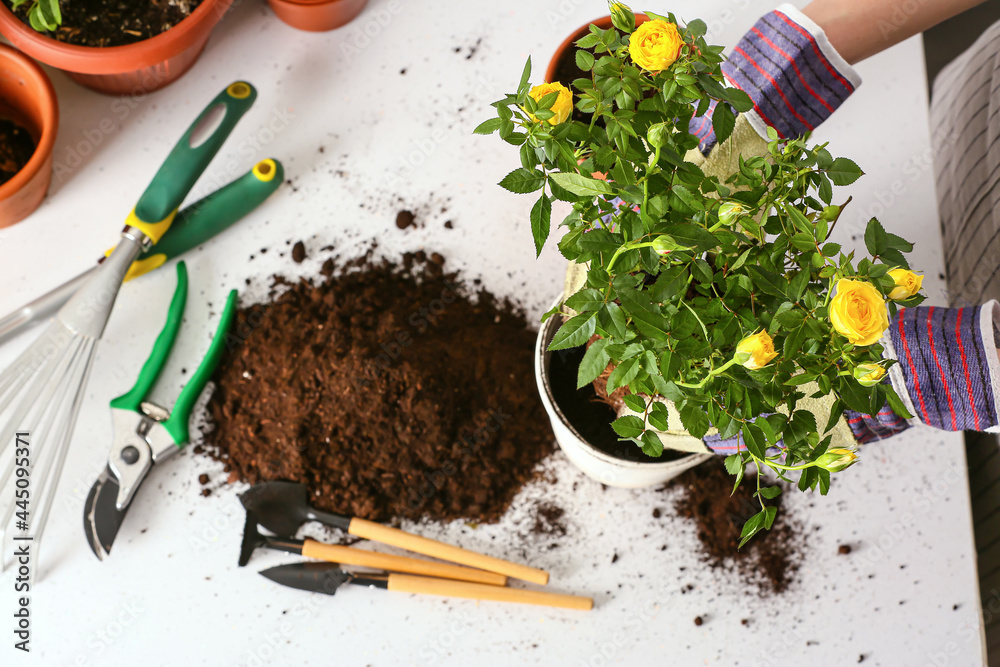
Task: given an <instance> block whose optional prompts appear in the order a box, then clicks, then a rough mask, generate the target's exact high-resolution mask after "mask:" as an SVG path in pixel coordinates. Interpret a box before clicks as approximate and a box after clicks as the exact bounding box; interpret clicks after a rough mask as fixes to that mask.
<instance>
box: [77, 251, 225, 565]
mask: <svg viewBox="0 0 1000 667" xmlns="http://www.w3.org/2000/svg"><path fill="white" fill-rule="evenodd" d="M187 287H188V278H187V267H186V266H185V264H184V262H179V263H178V264H177V288H176V290H175V291H174V296H173V299H172V300H171V302H170V309H169V310H168V311H167V321H166V324H164V326H163V330H162V331H160V335H159V336H157V338H156V342H155V343H154V344H153V350H152V352H151V353H150V355H149V358H148V359H147V360H146V363H145V364H144V365H143V367H142V370H141V371H140V372H139V378H138V379H137V380H136V382H135V386H133V387H132V389H131V390H129V391H128V392H127V393H125V394H122V395H121V396H119V397H118V398H116V399H114V400H113V401H111V415H112V422H113V424H114V440H113V441H112V445H111V451H110V452H109V454H108V465H107V467H106V468H105V470H104V472H103V473H101V476H100V477H99V478H98V479H97V481H96V482H94V485H93V487H92V488H91V489H90V494H89V495H88V496H87V502H86V503H85V504H84V515H83V523H84V529H85V531H86V533H87V539H88V541H89V542H90V547H91V548H92V549H93V550H94V553H95V554H96V555H97V557H98V558H100V559H101V560H103V559H104V557H105V556H107V555H108V553H109V552H110V551H111V545H112V544H113V543H114V540H115V536H116V535H117V534H118V529H119V527H120V526H121V523H122V520H123V519H124V518H125V513H126V511H127V510H128V507H129V505H130V504H131V502H132V500H133V499H134V497H135V492H136V491H137V490H138V488H139V486H140V485H141V484H142V482H143V480H145V478H146V476H147V475H148V474H149V471H150V470H151V469H152V468H153V466H154V465H157V464H159V463H162V462H163V461H164V460H165V459H168V458H170V457H171V456H173V455H174V454H176V453H177V452H178V451H180V450H181V449H182V448H183V447H184V446H185V445H186V444H187V443H188V420H189V418H190V417H191V410H192V408H193V407H194V404H195V402H196V401H197V400H198V397H199V396H200V395H201V392H202V390H203V389H204V388H205V385H206V384H207V383H208V380H209V378H211V376H212V374H213V373H214V372H215V368H216V366H217V365H218V363H219V359H220V358H221V357H222V353H223V351H224V347H225V344H226V335H227V333H228V331H229V329H230V328H231V327H232V323H233V319H234V318H235V316H236V290H233V291H232V292H230V293H229V297H228V299H226V306H225V308H224V309H223V311H222V319H221V321H220V322H219V326H218V328H217V329H216V332H215V336H214V337H213V338H212V343H211V345H209V348H208V352H207V353H206V354H205V358H204V359H202V362H201V364H200V365H199V366H198V370H196V371H195V372H194V374H193V375H192V376H191V379H190V380H189V381H188V383H187V384H186V385H185V386H184V389H183V390H181V393H180V396H179V397H178V398H177V402H176V403H174V407H173V410H169V411H168V410H167V409H165V408H162V407H160V406H158V405H155V404H153V403H150V402H148V401H147V400H146V397H147V395H148V394H149V391H150V389H152V387H153V385H154V384H155V383H156V379H157V378H158V377H159V375H160V371H161V370H163V366H164V364H165V363H166V361H167V357H168V356H169V355H170V350H171V348H172V347H173V344H174V340H176V338H177V333H178V331H179V330H180V326H181V321H182V319H183V316H184V305H185V303H186V301H187Z"/></svg>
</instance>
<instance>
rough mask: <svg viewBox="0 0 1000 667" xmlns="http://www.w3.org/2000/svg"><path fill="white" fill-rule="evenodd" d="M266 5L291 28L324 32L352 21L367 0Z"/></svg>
mask: <svg viewBox="0 0 1000 667" xmlns="http://www.w3.org/2000/svg"><path fill="white" fill-rule="evenodd" d="M267 4H269V5H270V6H271V9H272V10H273V11H274V13H275V14H277V16H278V18H279V19H281V20H282V21H284V22H285V23H287V24H288V25H290V26H292V27H293V28H298V29H299V30H308V31H310V32H324V31H327V30H333V29H335V28H339V27H340V26H342V25H345V24H347V23H350V22H351V21H353V20H354V17H356V16H357V15H358V14H360V13H361V10H362V9H364V8H365V5H367V4H368V0H267Z"/></svg>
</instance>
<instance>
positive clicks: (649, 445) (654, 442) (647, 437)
mask: <svg viewBox="0 0 1000 667" xmlns="http://www.w3.org/2000/svg"><path fill="white" fill-rule="evenodd" d="M642 453H643V454H645V455H646V456H651V457H653V458H656V457H659V456H662V455H663V443H662V442H661V441H660V436H658V435H657V434H656V431H649V430H647V431H643V433H642Z"/></svg>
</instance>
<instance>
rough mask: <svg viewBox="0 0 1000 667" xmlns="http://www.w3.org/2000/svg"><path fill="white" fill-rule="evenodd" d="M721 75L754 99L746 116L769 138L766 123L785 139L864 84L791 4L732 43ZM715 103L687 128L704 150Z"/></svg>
mask: <svg viewBox="0 0 1000 667" xmlns="http://www.w3.org/2000/svg"><path fill="white" fill-rule="evenodd" d="M722 73H723V75H724V76H725V78H726V81H727V82H728V83H729V85H731V86H735V87H736V88H739V89H740V90H742V91H743V92H745V93H747V95H749V96H750V99H751V100H753V105H754V106H753V109H751V110H750V111H748V112H747V113H746V116H747V120H748V121H749V122H750V125H751V126H753V128H754V129H755V130H756V131H757V133H758V134H759V135H760V136H762V137H765V138H766V137H767V127H768V126H770V127H773V128H774V129H775V130H776V131H777V133H778V136H779V137H783V138H785V137H789V138H790V137H798V136H801V135H803V134H805V133H806V132H809V131H810V130H812V129H814V128H815V127H817V126H818V125H819V124H820V123H822V122H823V121H824V120H826V119H827V118H829V117H830V115H831V114H832V113H833V112H834V111H835V110H836V109H837V107H839V106H840V105H841V104H843V103H844V100H846V99H847V98H848V97H849V96H850V94H851V93H853V92H854V89H855V88H857V87H858V86H859V85H860V84H861V78H860V77H859V76H858V74H857V72H855V71H854V68H852V67H851V66H850V65H848V64H847V61H845V60H844V59H843V58H842V57H841V56H840V54H838V53H837V51H836V49H834V48H833V46H832V45H831V44H830V41H829V40H828V39H827V38H826V34H825V33H824V32H823V29H822V28H820V27H819V26H818V25H816V24H815V23H814V22H813V21H812V20H811V19H809V18H808V17H807V16H806V15H805V14H803V13H802V12H800V11H799V10H797V9H795V8H794V7H792V6H791V5H788V4H784V5H781V6H780V7H778V9H776V10H774V11H772V12H770V13H768V14H766V15H764V16H763V17H761V19H760V20H759V21H757V23H756V24H754V26H753V28H751V29H750V31H749V32H748V33H747V34H746V35H744V36H743V38H742V39H740V41H739V42H737V44H736V45H735V46H734V47H733V50H732V52H731V53H730V54H729V59H728V60H727V61H725V62H724V63H723V64H722ZM715 106H716V103H715V102H714V101H713V102H712V103H711V104H710V106H709V109H708V111H707V112H706V113H705V115H704V116H696V117H694V118H692V119H691V123H690V126H689V130H690V132H691V133H692V134H694V135H695V136H697V137H698V139H699V148H700V149H701V151H702V153H705V154H707V153H708V151H709V150H711V148H712V146H714V145H715V143H716V141H715V132H714V131H713V129H712V122H711V117H712V113H713V112H714V110H715Z"/></svg>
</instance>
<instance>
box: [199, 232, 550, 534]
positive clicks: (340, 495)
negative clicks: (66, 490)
mask: <svg viewBox="0 0 1000 667" xmlns="http://www.w3.org/2000/svg"><path fill="white" fill-rule="evenodd" d="M443 264H444V258H443V257H441V256H440V255H438V254H436V253H425V252H424V251H420V252H418V253H413V254H406V255H404V256H403V257H402V258H401V259H400V260H399V261H398V262H395V263H393V262H388V261H380V262H374V261H371V260H370V259H367V258H361V259H359V260H354V261H351V262H346V263H342V264H341V265H340V266H335V264H334V261H333V259H332V258H331V259H328V260H326V263H325V264H324V268H323V270H322V274H323V275H324V276H327V278H326V279H325V280H322V281H319V280H317V281H309V280H301V281H298V282H294V283H289V282H286V281H284V280H282V279H280V278H279V279H277V280H276V285H277V287H279V288H285V290H286V291H284V292H283V293H281V294H280V295H278V296H276V297H275V298H274V299H273V301H272V302H271V303H268V304H264V305H262V306H253V307H248V308H245V309H243V310H241V311H240V313H239V315H238V320H237V326H236V327H235V328H234V332H233V335H235V337H236V340H235V341H234V344H233V345H231V346H230V349H229V350H228V352H227V356H226V357H225V358H224V360H223V362H222V364H221V365H220V369H219V371H218V372H217V376H216V382H217V387H216V390H215V392H214V394H213V396H212V398H211V401H210V404H209V411H210V415H211V419H212V421H213V422H214V424H215V427H214V430H212V431H210V432H209V433H207V434H206V445H208V451H209V453H213V452H214V455H215V456H217V457H219V458H220V459H221V460H222V461H224V462H225V463H226V465H227V468H228V469H229V470H230V478H231V479H232V480H235V479H242V480H244V481H246V482H250V483H256V482H260V481H263V480H273V479H285V480H291V481H297V482H304V483H305V484H307V485H308V487H309V489H310V494H311V501H312V503H313V504H314V505H316V506H317V507H319V508H321V509H324V510H328V511H334V512H340V513H344V514H348V515H354V516H360V517H363V518H366V519H371V520H375V521H385V520H391V519H394V518H408V519H417V520H419V519H431V520H445V521H446V520H452V519H458V518H464V519H469V520H472V521H475V522H492V521H496V520H498V519H499V518H500V517H501V516H502V515H503V514H504V512H505V511H506V510H507V507H508V505H509V504H510V502H511V500H513V498H514V496H515V495H516V494H517V492H518V490H520V488H521V486H522V485H523V484H524V483H525V482H527V481H529V480H531V479H533V478H534V477H535V474H536V465H537V464H538V463H539V462H540V461H541V460H542V459H543V458H545V457H546V456H548V455H549V454H550V453H551V452H552V451H553V435H552V431H551V429H550V427H549V425H548V420H547V417H546V414H545V410H544V408H543V406H542V404H541V400H540V399H539V397H538V395H537V392H536V391H535V390H534V386H533V385H534V381H533V377H534V369H533V357H534V340H535V334H534V333H532V332H531V331H530V330H529V329H528V327H527V323H526V321H525V317H524V314H523V313H521V312H520V311H519V310H518V309H517V308H516V307H515V306H513V305H512V304H510V303H509V302H507V301H504V300H501V299H498V298H496V297H494V296H493V295H492V294H490V293H489V292H488V291H486V290H484V289H479V288H475V287H474V286H470V285H466V284H464V283H463V282H462V280H461V279H460V277H459V276H458V275H457V274H455V273H447V272H446V271H445V270H444V268H443Z"/></svg>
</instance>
